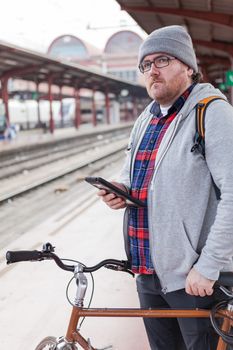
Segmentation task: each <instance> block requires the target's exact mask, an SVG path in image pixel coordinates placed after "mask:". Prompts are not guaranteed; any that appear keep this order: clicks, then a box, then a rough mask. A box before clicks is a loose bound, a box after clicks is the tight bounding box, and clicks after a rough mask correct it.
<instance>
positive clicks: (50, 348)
mask: <svg viewBox="0 0 233 350" xmlns="http://www.w3.org/2000/svg"><path fill="white" fill-rule="evenodd" d="M56 345H57V341H56V338H55V337H46V338H44V339H43V340H41V342H40V343H39V344H38V345H37V347H36V348H35V350H56Z"/></svg>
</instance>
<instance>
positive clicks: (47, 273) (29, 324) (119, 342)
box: [0, 195, 149, 350]
mask: <svg viewBox="0 0 233 350" xmlns="http://www.w3.org/2000/svg"><path fill="white" fill-rule="evenodd" d="M122 216H123V211H113V210H111V209H109V208H108V207H106V206H105V205H104V203H102V202H101V201H100V200H99V199H97V197H96V196H95V195H94V196H93V199H92V200H91V201H89V202H87V203H83V205H82V206H78V207H75V205H74V203H72V205H71V206H70V208H64V211H62V212H59V213H57V214H56V215H55V216H54V217H52V218H50V219H48V220H47V221H46V222H43V223H41V225H39V226H37V227H35V228H34V229H33V230H31V231H29V232H27V233H25V234H24V235H23V236H21V237H20V238H19V239H17V240H15V241H14V242H13V243H11V244H10V245H9V246H8V247H7V248H4V249H3V250H0V286H1V287H0V339H1V346H0V348H1V350H33V349H35V346H36V345H37V343H38V342H39V341H40V340H41V339H42V338H43V337H45V336H47V335H54V336H60V335H64V334H65V332H66V327H67V322H68V320H69V317H70V311H71V307H70V305H69V304H68V302H67V300H66V297H65V290H66V285H67V283H68V281H69V279H70V278H71V277H72V274H71V273H69V272H65V271H63V270H60V269H59V268H58V267H57V266H56V265H55V263H54V262H53V261H43V262H34V263H32V262H21V263H17V264H12V265H9V266H6V263H5V258H4V257H5V253H6V251H7V250H17V249H24V250H30V249H40V248H41V247H42V244H43V243H45V242H48V241H49V242H51V243H52V244H53V245H54V246H56V250H55V252H56V253H57V254H58V255H59V256H60V257H63V258H71V259H77V260H79V261H81V262H83V263H85V264H86V265H94V264H96V263H97V262H99V261H100V260H103V259H105V258H116V259H125V253H124V245H123V237H122ZM94 277H95V293H94V300H93V303H92V307H138V300H137V295H136V287H135V279H133V278H132V277H131V276H130V275H128V274H126V273H121V272H114V271H109V270H106V269H102V270H100V271H99V272H97V273H95V274H94ZM90 289H91V288H90ZM74 290H75V287H74V285H73V286H72V287H71V290H70V298H71V299H72V300H73V297H74ZM81 333H82V335H83V336H85V337H89V338H90V339H91V343H92V344H93V346H95V347H97V348H101V347H104V346H107V345H110V344H112V345H114V349H118V350H148V349H149V345H148V342H147V339H146V335H145V331H144V327H143V322H142V320H141V319H137V318H135V319H132V318H115V319H114V318H89V319H86V320H85V322H84V324H83V326H82V330H81Z"/></svg>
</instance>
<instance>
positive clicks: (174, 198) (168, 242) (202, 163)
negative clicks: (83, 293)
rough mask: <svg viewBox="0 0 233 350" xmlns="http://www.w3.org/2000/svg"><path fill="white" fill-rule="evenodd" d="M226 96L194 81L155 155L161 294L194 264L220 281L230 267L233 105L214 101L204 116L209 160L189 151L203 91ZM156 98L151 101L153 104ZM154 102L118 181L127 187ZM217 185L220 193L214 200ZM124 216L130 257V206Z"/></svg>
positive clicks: (152, 191)
mask: <svg viewBox="0 0 233 350" xmlns="http://www.w3.org/2000/svg"><path fill="white" fill-rule="evenodd" d="M212 95H217V96H220V97H223V98H225V96H224V95H223V94H222V93H221V92H220V91H219V90H218V89H215V88H214V87H213V86H212V85H211V84H197V85H196V86H195V87H194V89H193V90H192V92H191V94H190V96H189V97H188V99H187V101H186V102H185V104H184V106H183V107H182V109H181V110H180V112H179V113H178V115H177V116H176V118H175V119H174V120H173V121H172V123H171V124H170V126H169V128H168V130H167V131H166V134H165V136H164V137H163V140H162V142H161V144H160V147H159V151H158V153H157V157H156V162H155V167H154V175H153V178H152V180H151V183H150V186H149V189H148V217H149V232H150V250H151V257H152V261H153V265H154V268H155V271H156V273H157V275H158V277H159V279H160V282H161V285H162V288H163V291H164V293H165V292H170V291H174V290H178V289H181V288H184V286H185V280H186V277H187V274H188V273H189V271H190V269H191V268H192V267H194V268H195V269H196V270H197V271H199V272H200V273H201V274H202V275H203V276H205V277H206V278H209V279H212V280H217V279H218V276H219V272H220V271H221V270H226V271H231V270H233V264H232V256H233V108H232V106H231V105H230V104H229V103H227V102H225V101H222V100H217V101H214V102H212V103H211V104H210V105H209V106H208V108H207V113H206V118H205V153H206V154H205V158H204V157H203V156H202V154H201V153H200V152H191V148H192V146H193V144H194V135H195V131H196V127H195V105H196V104H197V102H198V101H200V100H201V99H203V98H204V97H208V96H212ZM152 103H153V102H152ZM150 108H151V104H150V105H149V106H148V107H147V108H146V109H145V110H144V112H143V113H142V114H141V115H140V117H139V118H138V119H137V121H136V123H135V125H134V128H133V130H132V133H131V137H130V142H129V147H128V150H127V156H126V161H125V164H124V167H123V169H122V172H121V177H120V182H122V183H123V184H125V185H126V186H128V187H129V188H130V183H131V178H132V173H133V167H134V160H135V155H136V153H137V149H138V147H139V145H140V142H141V139H142V137H143V135H144V132H145V130H146V128H147V125H148V123H149V122H150V120H151V118H152V117H153V115H152V114H151V113H150ZM214 183H215V184H216V185H217V187H218V188H219V189H220V191H221V198H220V200H218V199H217V198H216V193H215V189H214ZM129 210H130V209H129V208H127V209H126V215H125V220H124V234H125V247H126V252H127V255H128V257H129V258H130V254H129V246H128V211H129Z"/></svg>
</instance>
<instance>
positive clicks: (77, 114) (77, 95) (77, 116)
mask: <svg viewBox="0 0 233 350" xmlns="http://www.w3.org/2000/svg"><path fill="white" fill-rule="evenodd" d="M74 97H75V115H74V126H75V128H76V129H78V128H79V127H80V124H81V106H80V89H78V88H77V87H76V88H75V90H74Z"/></svg>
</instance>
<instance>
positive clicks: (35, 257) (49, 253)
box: [6, 243, 133, 274]
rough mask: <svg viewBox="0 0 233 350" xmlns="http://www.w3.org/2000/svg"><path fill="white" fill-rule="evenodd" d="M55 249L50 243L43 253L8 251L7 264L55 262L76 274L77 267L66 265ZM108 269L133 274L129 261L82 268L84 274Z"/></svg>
mask: <svg viewBox="0 0 233 350" xmlns="http://www.w3.org/2000/svg"><path fill="white" fill-rule="evenodd" d="M53 251H54V248H53V247H52V245H51V244H50V243H46V244H45V245H44V246H43V250H42V251H38V250H19V251H8V252H7V253H6V261H7V264H12V263H15V262H20V261H42V260H54V261H55V263H56V264H57V265H58V266H59V267H60V268H61V269H63V270H66V271H71V272H74V270H75V265H68V264H64V263H63V262H62V260H61V259H60V258H59V257H58V256H57V255H56V254H54V253H53ZM103 266H105V267H107V268H110V269H113V270H118V271H125V272H128V273H131V274H133V273H132V271H130V265H129V262H128V261H125V260H116V259H106V260H103V261H101V262H100V263H98V264H96V265H94V266H90V267H87V266H84V265H83V268H82V271H83V272H94V271H97V270H99V269H100V268H101V267H103Z"/></svg>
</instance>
